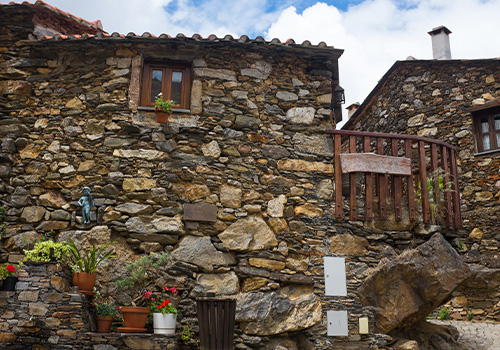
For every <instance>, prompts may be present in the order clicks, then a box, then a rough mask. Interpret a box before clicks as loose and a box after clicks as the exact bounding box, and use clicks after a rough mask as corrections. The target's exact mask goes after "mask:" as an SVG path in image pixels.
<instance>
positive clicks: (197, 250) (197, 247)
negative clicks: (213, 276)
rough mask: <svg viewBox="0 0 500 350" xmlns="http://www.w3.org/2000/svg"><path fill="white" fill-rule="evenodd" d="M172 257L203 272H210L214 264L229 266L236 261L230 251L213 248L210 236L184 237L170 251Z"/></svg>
mask: <svg viewBox="0 0 500 350" xmlns="http://www.w3.org/2000/svg"><path fill="white" fill-rule="evenodd" d="M172 257H173V258H174V259H176V260H180V261H184V262H187V263H190V264H193V265H196V266H198V267H199V268H200V269H202V270H203V271H205V272H212V271H213V270H214V266H229V265H234V264H235V263H236V260H235V258H234V256H233V255H232V254H231V253H223V252H221V251H218V250H217V249H215V247H214V245H213V244H212V242H211V241H210V237H195V236H186V237H184V238H183V239H182V240H181V242H180V243H179V246H178V247H177V248H176V249H174V251H172Z"/></svg>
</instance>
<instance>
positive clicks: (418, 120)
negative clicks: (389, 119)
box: [408, 114, 425, 127]
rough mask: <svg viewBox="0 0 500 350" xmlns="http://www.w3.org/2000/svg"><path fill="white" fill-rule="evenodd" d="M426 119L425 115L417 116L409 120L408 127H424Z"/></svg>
mask: <svg viewBox="0 0 500 350" xmlns="http://www.w3.org/2000/svg"><path fill="white" fill-rule="evenodd" d="M424 118H425V114H417V115H416V116H414V117H411V118H410V119H408V126H409V127H412V126H420V125H424Z"/></svg>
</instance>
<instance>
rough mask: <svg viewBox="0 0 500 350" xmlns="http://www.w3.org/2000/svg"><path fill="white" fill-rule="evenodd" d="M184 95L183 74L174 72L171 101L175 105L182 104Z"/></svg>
mask: <svg viewBox="0 0 500 350" xmlns="http://www.w3.org/2000/svg"><path fill="white" fill-rule="evenodd" d="M181 93H182V72H172V87H171V91H170V99H171V100H172V101H174V102H175V104H180V103H181Z"/></svg>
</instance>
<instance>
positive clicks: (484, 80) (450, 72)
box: [343, 27, 500, 320]
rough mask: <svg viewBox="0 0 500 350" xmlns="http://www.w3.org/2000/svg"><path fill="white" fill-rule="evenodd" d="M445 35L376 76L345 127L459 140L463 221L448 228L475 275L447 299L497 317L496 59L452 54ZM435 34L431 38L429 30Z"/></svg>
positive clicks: (499, 95)
mask: <svg viewBox="0 0 500 350" xmlns="http://www.w3.org/2000/svg"><path fill="white" fill-rule="evenodd" d="M436 33H438V35H441V36H443V35H445V36H446V40H444V39H443V38H441V39H440V41H439V42H438V44H436V45H433V48H434V51H436V47H437V51H438V52H437V53H436V52H434V54H435V55H437V57H435V59H434V60H416V59H413V58H412V59H408V60H406V61H397V62H396V63H395V64H394V65H393V66H392V67H391V68H390V69H389V71H388V72H387V73H386V74H385V75H384V76H383V77H382V79H380V81H379V82H378V84H377V86H376V87H375V88H374V89H373V91H372V92H371V93H370V94H369V95H368V97H367V98H366V99H365V101H364V102H363V103H362V104H361V106H360V107H359V108H358V109H357V110H356V111H355V113H354V114H353V115H352V117H351V119H350V120H349V121H347V123H346V124H345V125H344V126H343V129H344V130H359V131H372V132H384V133H396V134H408V135H418V136H423V137H429V138H434V139H439V140H443V141H445V142H447V143H449V144H451V145H454V146H456V147H457V155H458V157H457V164H458V172H459V178H458V181H459V188H460V193H461V199H460V205H461V209H462V216H463V225H464V227H463V228H462V229H460V230H457V231H453V232H451V233H450V234H449V237H450V239H454V240H455V242H456V243H457V244H459V245H460V247H461V248H460V250H461V252H462V255H463V257H464V259H465V260H466V261H467V262H468V263H469V264H472V266H473V272H474V271H475V275H473V276H472V277H471V278H470V279H469V280H468V281H467V282H466V283H465V286H464V287H463V288H464V289H471V288H473V290H472V291H470V290H469V291H468V292H467V291H463V292H464V293H465V295H466V298H464V297H463V296H459V295H458V294H459V293H456V297H455V298H454V299H452V306H454V307H455V309H456V310H459V311H460V313H456V314H455V316H460V315H461V316H462V317H463V316H464V315H465V314H466V313H467V312H471V313H472V314H473V315H474V317H475V318H485V319H486V318H487V319H494V320H498V319H499V317H500V312H499V310H500V306H499V305H498V290H497V289H498V286H499V285H500V280H499V278H498V276H499V270H498V269H499V268H500V264H499V262H500V261H499V256H498V249H499V247H500V244H499V240H500V220H499V218H500V205H499V201H500V171H499V169H500V142H499V141H500V107H499V106H500V60H498V59H477V60H458V59H455V60H452V59H451V53H449V52H450V50H449V40H448V38H447V36H448V34H449V33H451V32H450V31H449V30H448V29H447V28H446V27H439V28H436V29H435V30H433V31H431V32H430V33H429V34H431V36H434V35H436ZM433 38H434V37H433Z"/></svg>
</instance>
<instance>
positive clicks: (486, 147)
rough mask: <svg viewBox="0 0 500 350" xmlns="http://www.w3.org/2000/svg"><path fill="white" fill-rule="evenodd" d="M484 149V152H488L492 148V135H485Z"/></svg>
mask: <svg viewBox="0 0 500 350" xmlns="http://www.w3.org/2000/svg"><path fill="white" fill-rule="evenodd" d="M483 148H484V151H487V150H489V149H490V148H491V145H490V135H483Z"/></svg>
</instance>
